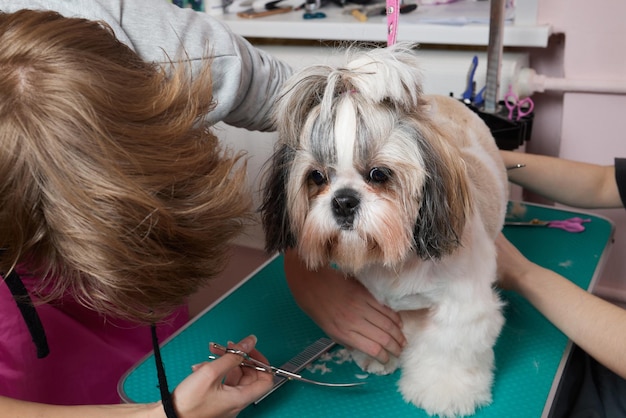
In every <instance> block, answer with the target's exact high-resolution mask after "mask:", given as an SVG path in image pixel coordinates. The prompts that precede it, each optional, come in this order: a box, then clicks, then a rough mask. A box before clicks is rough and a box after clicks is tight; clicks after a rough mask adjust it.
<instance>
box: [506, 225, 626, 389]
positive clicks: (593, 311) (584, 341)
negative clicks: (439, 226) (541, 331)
mask: <svg viewBox="0 0 626 418" xmlns="http://www.w3.org/2000/svg"><path fill="white" fill-rule="evenodd" d="M496 246H497V249H498V280H499V285H500V286H501V287H502V288H504V289H508V290H513V291H515V292H517V293H519V294H520V295H521V296H523V297H524V298H526V299H527V300H528V301H529V302H530V303H531V304H532V305H533V306H534V307H535V308H537V310H539V312H541V313H542V314H543V315H544V316H545V317H546V318H547V319H548V320H549V321H550V322H552V323H553V324H554V325H555V326H556V327H557V328H559V329H560V330H561V331H562V332H563V333H564V334H565V335H567V336H568V337H569V338H570V339H571V340H572V341H573V342H574V343H576V344H577V345H578V346H580V347H581V348H582V349H583V350H584V351H586V352H587V353H588V354H589V355H591V356H592V357H593V358H595V359H596V360H597V361H598V362H600V363H602V364H603V365H604V366H606V367H607V368H609V369H611V370H613V371H614V372H615V373H617V374H619V375H620V376H622V377H623V378H626V333H624V326H626V310H624V309H622V308H620V307H618V306H616V305H613V304H611V303H609V302H607V301H605V300H603V299H601V298H598V297H596V296H594V295H593V294H591V293H589V292H586V291H585V290H583V289H581V288H580V287H578V286H576V285H575V284H574V283H572V282H571V281H569V280H568V279H566V278H565V277H563V276H561V275H559V274H557V273H555V272H553V271H552V270H548V269H546V268H543V267H541V266H539V265H537V264H535V263H533V262H531V261H530V260H528V259H527V258H526V257H524V255H522V254H521V253H520V252H519V251H518V250H517V248H515V246H514V245H513V244H511V243H510V242H509V241H508V240H507V239H506V238H505V237H504V236H503V235H502V234H501V235H500V236H499V237H498V238H497V240H496Z"/></svg>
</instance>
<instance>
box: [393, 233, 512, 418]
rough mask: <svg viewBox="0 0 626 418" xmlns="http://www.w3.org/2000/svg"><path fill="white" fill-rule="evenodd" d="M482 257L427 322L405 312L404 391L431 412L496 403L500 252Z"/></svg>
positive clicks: (457, 412) (452, 413) (465, 411)
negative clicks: (496, 287) (497, 255)
mask: <svg viewBox="0 0 626 418" xmlns="http://www.w3.org/2000/svg"><path fill="white" fill-rule="evenodd" d="M482 235H483V236H482V239H481V241H484V242H482V243H481V245H482V246H483V247H482V248H484V249H485V252H487V253H492V252H494V253H495V247H494V244H493V242H491V241H490V239H489V238H488V237H486V235H484V234H482ZM472 244H476V243H472ZM475 248H476V247H474V249H475ZM473 256H475V254H474V255H473ZM481 258H482V257H481ZM480 263H481V266H480V267H479V268H475V264H476V263H474V268H472V269H466V270H465V273H464V276H465V277H463V278H462V281H463V282H464V285H463V286H459V283H458V282H457V283H456V284H454V285H453V287H454V289H448V291H447V292H445V294H444V297H443V298H442V299H441V300H439V301H438V302H437V303H436V305H435V307H434V308H432V310H431V312H430V315H429V318H428V321H427V322H426V325H425V326H424V325H423V323H420V324H418V325H415V323H414V322H412V321H411V318H410V316H406V315H405V316H403V322H404V326H405V330H404V331H405V335H407V338H408V339H409V343H408V344H407V347H406V349H405V350H404V352H403V354H402V357H401V367H402V376H401V378H400V381H399V387H400V392H401V393H402V395H403V397H404V398H405V400H406V401H407V402H412V403H414V404H415V405H417V406H419V407H421V408H423V409H424V410H426V412H428V413H429V414H431V415H439V416H442V417H456V416H465V415H471V414H473V413H474V412H475V410H476V408H479V407H481V406H485V405H487V404H489V403H491V386H492V382H493V369H494V353H493V345H494V344H495V342H496V339H497V337H498V335H499V333H500V330H501V328H502V325H503V324H504V317H503V315H502V313H501V306H502V302H501V301H500V300H499V298H498V295H497V294H496V293H495V291H494V290H493V289H492V287H491V282H492V281H493V280H492V278H494V277H495V269H496V263H495V257H493V256H492V257H484V258H482V261H481V262H480ZM471 276H473V277H471Z"/></svg>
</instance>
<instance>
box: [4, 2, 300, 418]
mask: <svg viewBox="0 0 626 418" xmlns="http://www.w3.org/2000/svg"><path fill="white" fill-rule="evenodd" d="M27 3H28V4H27ZM33 3H37V2H32V1H31V2H27V1H11V2H9V1H4V0H1V1H0V73H1V74H2V77H0V272H1V273H2V276H3V277H4V278H5V283H6V286H4V285H3V286H0V300H1V302H0V316H1V320H0V395H2V396H0V410H2V411H3V412H2V414H3V415H6V416H24V417H28V416H43V415H45V416H47V417H55V416H62V417H65V418H67V417H72V416H80V417H87V416H89V417H98V416H111V415H113V414H116V415H118V416H161V417H162V416H168V417H171V416H175V415H176V414H178V416H180V417H208V416H234V415H236V414H237V413H238V411H240V410H241V409H242V408H244V407H245V406H246V405H247V404H248V403H250V402H252V401H253V400H255V399H256V398H258V397H259V396H260V395H262V394H263V393H264V392H265V391H267V390H268V389H269V388H270V387H271V384H272V379H271V376H270V375H268V374H266V373H261V372H256V371H251V370H245V371H244V370H242V369H243V368H239V367H237V366H238V365H239V363H240V361H241V359H240V357H238V356H236V355H226V356H223V357H222V358H221V359H220V360H217V361H214V362H212V363H203V364H201V365H197V366H195V367H194V371H193V373H191V375H190V376H189V377H188V378H187V379H186V380H185V381H183V382H182V383H181V384H180V385H179V386H178V388H176V390H175V391H174V393H173V395H172V396H171V397H170V394H169V393H167V390H165V392H163V389H164V388H163V387H161V389H162V393H163V395H164V398H163V405H160V403H158V404H151V405H110V404H116V403H119V398H118V396H117V393H116V384H117V381H118V379H119V378H120V376H121V375H122V373H123V372H124V371H125V370H127V369H128V368H129V367H130V366H131V365H132V364H134V363H135V362H136V361H138V360H139V359H140V358H141V357H142V356H143V355H145V354H147V352H149V350H150V349H151V348H152V347H155V348H157V349H158V343H157V338H156V337H157V333H158V337H159V338H160V339H161V340H162V339H163V338H165V337H167V336H168V335H170V334H171V333H172V332H173V331H174V330H175V329H176V328H177V327H179V326H180V325H181V324H182V323H184V322H185V321H186V319H187V317H186V313H185V312H186V311H185V308H184V304H185V301H186V298H187V296H189V295H190V294H192V293H194V292H195V291H196V290H197V289H198V288H199V287H200V286H202V285H204V284H205V283H206V282H207V280H209V279H210V278H211V277H213V276H215V274H217V273H218V272H220V271H221V270H222V268H223V267H224V265H225V262H226V261H227V256H228V253H227V248H228V246H227V243H228V242H229V240H230V239H231V238H233V237H234V236H235V234H237V233H238V232H239V231H240V230H241V227H242V226H243V225H244V224H245V223H246V222H247V220H248V219H249V203H250V201H249V194H248V193H247V191H246V190H245V187H244V177H245V162H244V161H243V158H242V155H241V154H237V153H233V152H232V151H230V150H228V149H224V148H222V147H221V146H220V144H219V143H218V141H217V138H216V137H215V136H214V135H213V134H212V133H211V131H210V127H211V125H212V124H213V123H215V122H216V121H218V120H224V121H227V122H229V123H231V124H235V125H237V126H243V127H247V128H249V129H270V128H271V127H272V126H271V123H270V122H269V116H268V115H269V112H270V110H271V102H272V100H271V98H272V96H273V95H274V94H275V92H276V89H277V88H278V87H280V84H281V83H282V80H283V79H284V78H286V77H287V76H288V75H289V74H290V69H289V68H288V67H287V66H285V65H284V64H282V63H280V62H278V61H276V60H273V59H271V58H270V57H267V56H265V55H264V54H262V53H261V52H260V51H257V50H255V49H254V48H252V47H251V46H250V45H249V44H247V42H245V41H244V40H243V39H241V38H238V37H236V36H234V35H232V34H231V33H230V32H228V31H227V30H226V29H225V28H223V27H222V26H221V25H220V24H218V23H217V22H215V21H213V20H211V19H210V18H209V17H208V16H204V15H203V16H200V14H199V13H195V12H188V11H183V10H180V9H177V8H175V7H174V6H171V5H168V4H166V3H161V2H151V3H150V9H145V10H144V9H141V8H140V4H139V3H144V2H125V1H122V0H120V1H106V2H104V1H103V2H98V1H77V2H71V3H70V2H60V1H58V2H54V1H50V2H40V3H44V4H43V5H40V6H38V7H42V8H44V9H45V8H52V9H55V10H57V11H58V12H60V13H61V14H58V13H55V12H49V11H30V10H21V11H17V10H19V9H21V8H25V7H32V6H33ZM70 9H71V10H70ZM62 14H63V15H66V16H81V17H83V18H78V17H64V16H62ZM98 16H99V18H97V17H98ZM142 34H143V35H145V36H142ZM200 39H202V40H203V41H202V42H201V41H200ZM159 62H160V63H161V64H158V63H159ZM31 299H32V301H33V303H30V300H31ZM16 302H17V303H16ZM157 323H159V324H160V325H159V326H158V328H155V327H152V343H153V345H151V326H150V325H152V324H157ZM33 342H34V343H35V345H36V347H37V350H35V348H34V347H33ZM255 343H256V339H255V338H254V337H252V336H251V337H247V338H245V339H244V340H242V341H241V342H240V343H239V344H238V345H236V347H237V348H239V349H241V350H244V351H246V352H249V353H251V355H253V356H255V357H257V358H260V359H263V357H262V356H261V355H260V353H258V352H257V351H256V350H254V345H255ZM38 357H39V358H38ZM163 383H165V382H162V381H161V382H160V384H162V385H163ZM165 389H166V388H165ZM50 404H56V405H83V406H52V405H50ZM89 404H91V405H105V404H109V405H108V406H88V405H89ZM85 405H87V406H85Z"/></svg>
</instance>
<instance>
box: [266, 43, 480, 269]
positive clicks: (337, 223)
mask: <svg viewBox="0 0 626 418" xmlns="http://www.w3.org/2000/svg"><path fill="white" fill-rule="evenodd" d="M385 52H386V53H382V54H379V55H376V54H374V55H372V56H365V57H362V58H359V59H357V60H355V61H352V62H351V63H350V64H349V65H348V66H347V67H344V68H338V69H334V68H330V67H322V66H316V67H312V68H309V69H305V70H303V71H302V72H300V73H299V74H296V75H295V76H294V78H293V79H292V80H291V82H290V83H288V85H287V87H286V88H285V94H284V95H283V96H282V97H281V100H280V102H279V105H278V108H277V109H278V117H277V122H278V128H279V134H280V142H279V144H278V146H277V150H276V153H275V154H274V157H273V159H272V162H271V163H272V166H271V169H270V172H269V178H268V179H267V189H266V193H265V197H264V204H263V208H262V209H263V222H264V227H265V231H266V238H267V249H268V250H284V249H285V248H288V247H296V248H297V250H298V252H299V254H300V256H301V257H302V259H303V260H304V261H305V262H306V263H307V265H308V267H309V268H316V267H318V266H321V265H325V264H328V263H330V262H334V263H336V264H337V265H338V266H339V267H340V268H342V269H343V270H345V271H349V272H354V273H356V272H358V270H360V269H361V268H363V267H366V266H367V265H370V264H374V263H377V264H378V263H382V264H384V265H385V266H388V267H394V266H397V265H398V264H399V263H402V262H403V261H405V260H406V258H407V257H409V256H414V254H415V253H417V255H419V256H420V257H422V258H439V257H441V256H443V255H446V254H448V253H450V252H451V251H453V250H454V249H455V248H456V246H458V245H459V239H460V238H459V237H460V235H461V233H462V229H463V226H464V223H465V216H466V212H467V210H468V207H467V205H468V203H467V201H468V199H467V197H466V196H467V184H466V181H465V178H466V176H465V174H464V172H463V171H464V167H463V164H462V162H461V161H455V156H456V152H455V148H454V146H452V145H451V144H450V143H449V142H448V141H445V139H444V138H443V135H444V134H443V133H442V132H440V131H439V130H438V129H437V127H435V126H432V124H430V123H429V119H428V115H427V114H428V105H426V104H425V103H422V102H421V99H420V97H421V90H420V83H419V74H418V73H417V68H416V67H415V63H414V62H413V61H412V53H410V52H407V51H400V52H397V51H396V52H395V53H394V52H393V51H391V52H390V51H385ZM408 54H410V55H408Z"/></svg>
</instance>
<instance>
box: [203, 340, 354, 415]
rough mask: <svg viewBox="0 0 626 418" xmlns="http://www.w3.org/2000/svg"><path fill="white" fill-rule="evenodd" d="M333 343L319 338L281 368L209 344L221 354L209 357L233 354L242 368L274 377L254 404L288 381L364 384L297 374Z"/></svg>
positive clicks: (331, 384)
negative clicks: (322, 379) (318, 378)
mask: <svg viewBox="0 0 626 418" xmlns="http://www.w3.org/2000/svg"><path fill="white" fill-rule="evenodd" d="M334 345H335V342H334V341H332V340H329V339H327V338H320V339H319V340H317V341H316V342H315V343H313V344H311V345H310V346H309V347H307V348H306V349H304V350H303V351H302V352H301V353H300V354H298V355H297V356H295V357H294V358H292V359H291V360H289V361H288V362H287V363H285V364H284V365H283V366H282V367H274V366H272V365H270V364H266V363H263V362H262V361H259V360H256V359H254V358H252V357H250V356H249V355H248V354H247V353H245V352H244V351H241V350H237V349H234V348H227V347H224V346H221V345H219V344H216V343H211V344H210V347H211V348H212V349H213V351H214V352H219V353H221V354H216V355H209V359H210V360H215V359H217V358H218V357H220V356H222V355H224V354H235V355H238V356H240V357H241V358H242V361H241V365H242V366H244V367H251V368H254V369H256V370H258V371H261V372H265V373H270V374H273V375H274V386H273V387H272V389H271V390H270V391H269V392H268V393H267V394H266V395H265V396H263V397H262V398H261V399H259V400H257V401H256V403H258V402H260V401H261V400H263V399H264V398H265V397H267V396H268V395H269V394H270V393H272V392H274V391H275V390H276V389H278V387H280V386H281V385H283V384H284V383H285V382H287V381H288V380H297V381H300V382H303V383H310V384H313V385H318V386H328V387H353V386H360V385H363V384H365V382H351V383H329V382H319V381H317V380H312V379H307V378H305V377H302V376H301V375H300V374H298V372H299V371H300V370H302V369H304V368H305V367H306V366H307V365H308V364H310V363H311V362H313V361H314V360H316V359H317V358H319V356H321V355H322V354H324V353H325V352H327V351H328V350H330V349H331V348H332V347H334Z"/></svg>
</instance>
